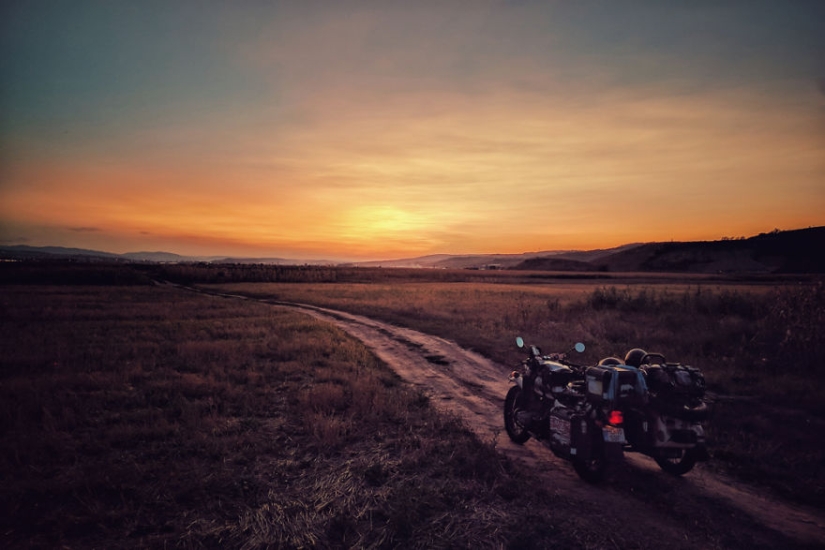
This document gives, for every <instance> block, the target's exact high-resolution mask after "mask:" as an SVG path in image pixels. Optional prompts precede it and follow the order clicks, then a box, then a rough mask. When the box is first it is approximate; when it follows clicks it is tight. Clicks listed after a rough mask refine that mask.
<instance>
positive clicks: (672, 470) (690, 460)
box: [655, 449, 696, 476]
mask: <svg viewBox="0 0 825 550" xmlns="http://www.w3.org/2000/svg"><path fill="white" fill-rule="evenodd" d="M655 460H656V464H658V465H659V468H661V469H662V470H664V471H665V472H667V473H669V474H671V475H674V476H683V475H685V474H686V473H688V472H689V471H691V470H692V469H693V467H694V466H695V465H696V453H695V450H694V449H686V450H684V451H682V455H681V456H680V457H678V458H657V459H655Z"/></svg>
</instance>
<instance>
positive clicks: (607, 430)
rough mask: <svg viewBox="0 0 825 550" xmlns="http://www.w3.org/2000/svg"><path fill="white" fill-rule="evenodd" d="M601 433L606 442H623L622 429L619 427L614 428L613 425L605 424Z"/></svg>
mask: <svg viewBox="0 0 825 550" xmlns="http://www.w3.org/2000/svg"><path fill="white" fill-rule="evenodd" d="M602 435H603V436H604V440H605V441H606V442H607V443H624V442H625V439H624V430H623V429H621V428H614V427H613V426H605V427H604V428H603V429H602Z"/></svg>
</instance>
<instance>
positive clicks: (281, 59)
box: [0, 1, 825, 259]
mask: <svg viewBox="0 0 825 550" xmlns="http://www.w3.org/2000/svg"><path fill="white" fill-rule="evenodd" d="M2 10H3V13H2V17H0V19H2V23H0V25H2V26H0V32H1V33H2V34H0V161H2V165H3V167H2V168H0V178H2V179H0V242H2V243H4V244H32V245H66V246H82V247H91V248H101V249H105V250H110V251H115V252H125V251H131V250H145V249H165V250H170V251H173V252H180V253H186V254H212V253H214V254H252V253H254V254H271V255H281V256H283V255H286V256H290V257H299V258H310V257H334V258H347V259H349V258H352V259H356V258H387V257H399V256H408V255H417V254H425V253H426V254H428V253H437V252H447V253H465V252H521V251H527V250H536V249H556V248H564V249H567V248H597V247H606V246H613V245H619V244H623V243H625V242H632V241H643V240H671V239H676V240H694V239H707V238H721V237H723V236H739V235H748V234H754V233H757V232H761V231H767V230H771V229H773V228H775V227H780V228H784V229H791V228H797V227H805V226H809V225H823V224H825V215H824V214H823V212H825V183H823V182H825V177H823V176H825V160H823V159H825V93H824V92H823V86H825V84H823V82H825V33H823V32H821V30H822V29H823V28H825V3H822V2H800V1H790V2H779V1H775V2H701V1H700V2H652V1H651V2H642V1H639V2H634V1H626V2H530V1H525V2H438V3H436V2H423V3H404V2H281V3H277V2H272V3H270V2H237V3H218V2H214V3H209V2H206V3H204V2H172V3H169V2H11V3H5V4H4V6H3V7H2ZM640 213H641V214H640ZM651 219H655V220H656V223H651Z"/></svg>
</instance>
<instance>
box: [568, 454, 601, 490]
mask: <svg viewBox="0 0 825 550" xmlns="http://www.w3.org/2000/svg"><path fill="white" fill-rule="evenodd" d="M573 469H574V470H576V473H577V474H579V477H580V478H582V479H583V480H585V481H586V482H588V483H600V482H601V481H602V480H604V472H605V470H606V469H607V462H606V461H605V459H604V453H603V452H602V450H601V449H598V448H594V449H593V453H592V455H591V457H590V459H588V460H582V459H581V458H576V459H574V460H573Z"/></svg>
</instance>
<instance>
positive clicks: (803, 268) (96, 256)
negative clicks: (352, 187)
mask: <svg viewBox="0 0 825 550" xmlns="http://www.w3.org/2000/svg"><path fill="white" fill-rule="evenodd" d="M822 250H825V226H821V227H809V228H806V229H792V230H786V231H779V230H774V231H772V232H770V233H760V234H759V235H755V236H752V237H749V238H738V239H722V240H717V241H671V242H651V243H631V244H626V245H622V246H617V247H613V248H606V249H595V250H556V251H538V252H524V253H521V254H430V255H425V256H419V257H413V258H402V259H396V260H383V261H366V262H334V261H327V260H294V259H288V258H279V257H232V256H182V255H180V254H175V253H172V252H163V251H154V252H147V251H143V252H127V253H124V254H114V253H111V252H102V251H98V250H90V249H83V248H70V247H60V246H43V247H36V246H28V245H14V246H0V259H6V260H44V259H69V260H75V261H117V262H147V263H196V262H206V263H235V264H267V265H327V266H332V265H338V266H342V267H388V268H392V267H396V268H430V269H509V270H522V271H570V272H576V271H579V272H592V271H602V272H676V273H678V272H684V273H825V255H823V254H822V253H821V251H822Z"/></svg>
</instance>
